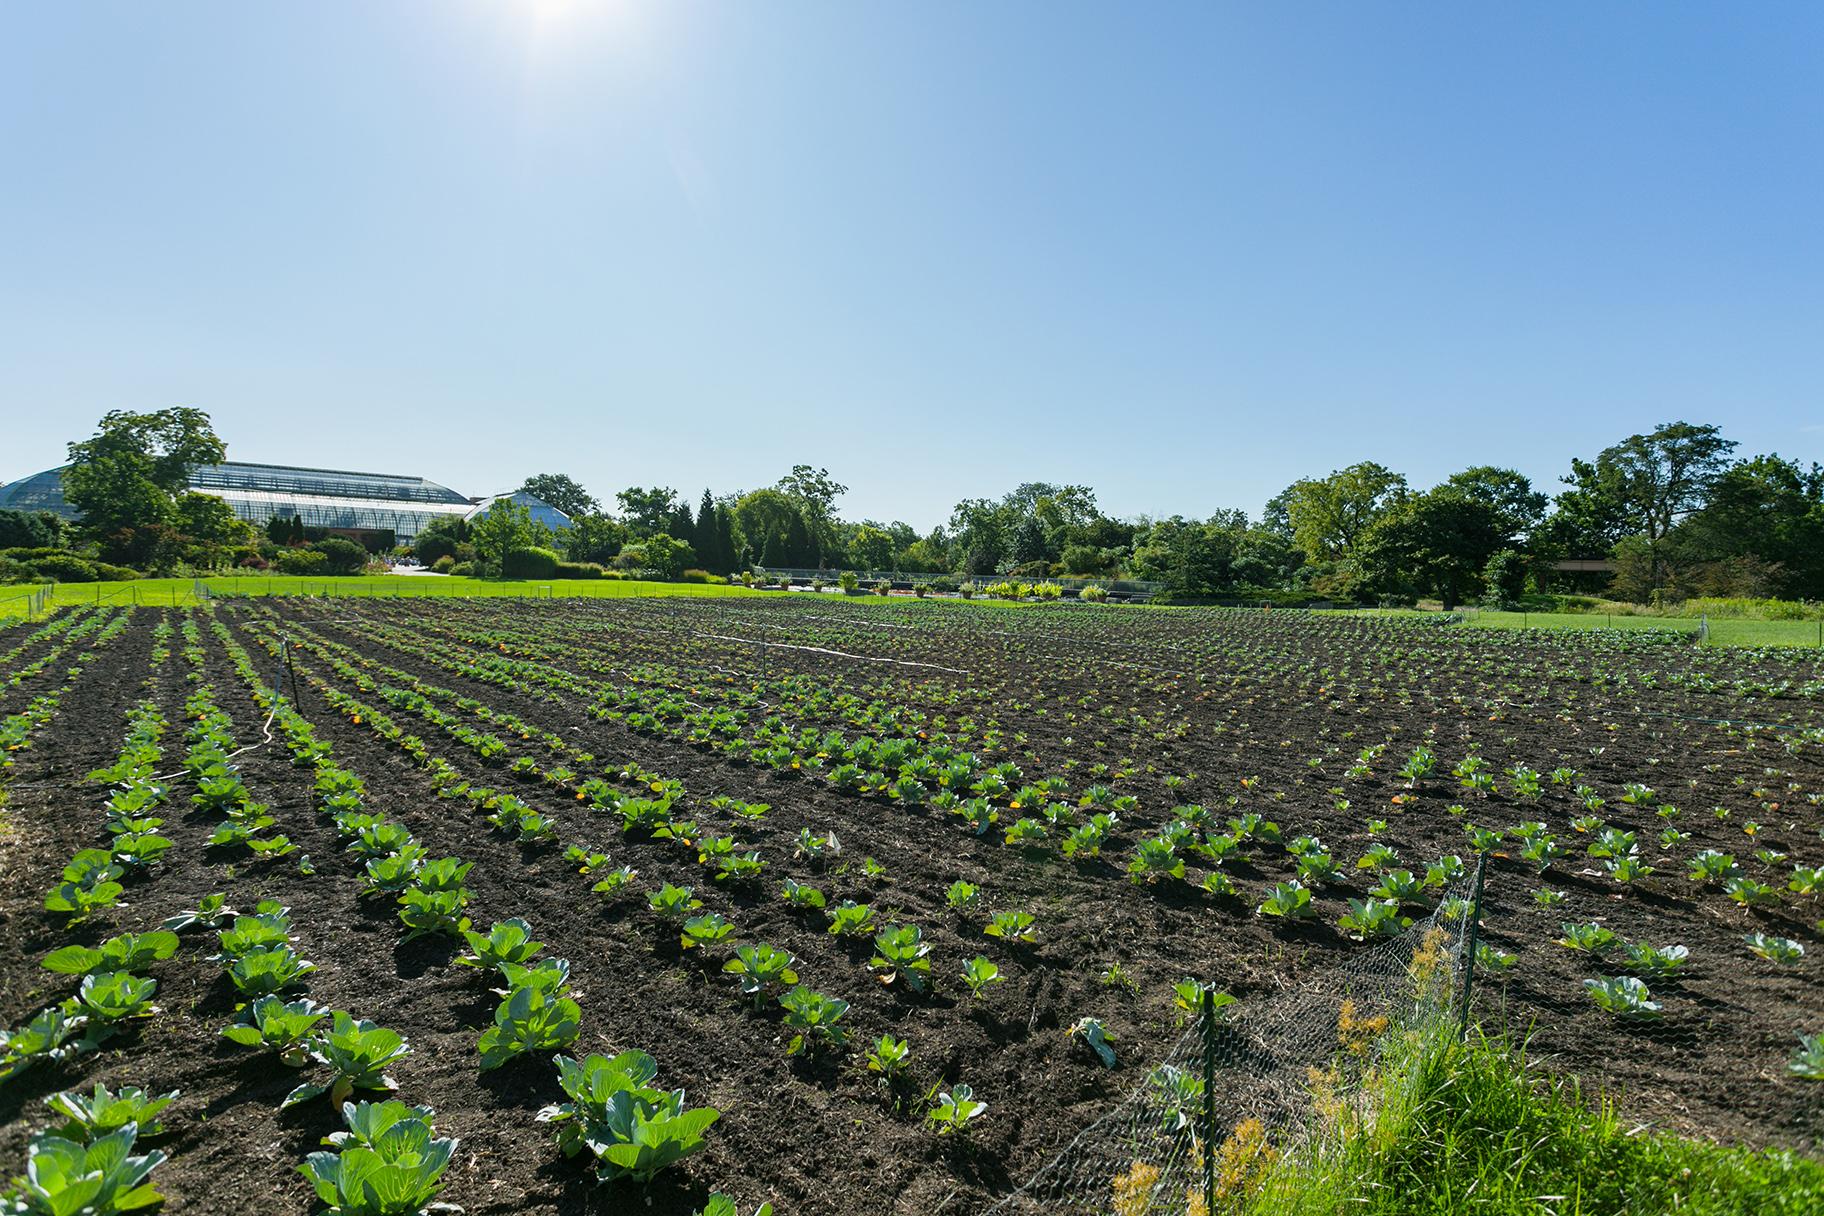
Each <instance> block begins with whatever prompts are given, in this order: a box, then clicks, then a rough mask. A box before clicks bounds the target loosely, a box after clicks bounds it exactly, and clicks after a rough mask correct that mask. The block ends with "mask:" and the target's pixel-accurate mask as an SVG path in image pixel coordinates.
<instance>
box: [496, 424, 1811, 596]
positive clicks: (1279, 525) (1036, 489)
mask: <svg viewBox="0 0 1824 1216" xmlns="http://www.w3.org/2000/svg"><path fill="white" fill-rule="evenodd" d="M1737 446H1738V445H1737V444H1736V443H1735V441H1733V440H1730V439H1728V438H1726V437H1725V436H1724V435H1723V433H1722V431H1721V429H1720V428H1718V427H1716V426H1710V425H1697V424H1692V423H1688V422H1671V423H1666V424H1664V425H1662V426H1659V427H1657V428H1655V429H1654V430H1653V431H1652V432H1650V433H1648V434H1638V435H1630V436H1628V437H1627V438H1625V439H1623V440H1621V441H1619V442H1617V443H1615V444H1613V445H1611V446H1610V447H1607V448H1605V449H1603V450H1602V451H1601V452H1599V453H1597V454H1595V456H1593V457H1591V458H1588V459H1585V458H1581V457H1579V458H1574V459H1572V460H1571V462H1570V468H1569V470H1568V472H1567V473H1566V474H1565V476H1564V477H1563V478H1562V482H1561V485H1560V487H1559V488H1558V489H1557V492H1556V493H1550V492H1547V491H1545V490H1542V489H1540V488H1537V487H1535V486H1534V485H1533V483H1532V482H1531V481H1530V480H1529V479H1528V478H1527V477H1526V476H1524V475H1523V474H1521V473H1519V472H1517V471H1515V470H1513V469H1508V468H1501V467H1498V466H1493V465H1477V466H1473V467H1470V468H1466V469H1464V470H1462V471H1460V472H1457V473H1453V474H1451V475H1450V476H1449V477H1447V478H1446V479H1445V480H1444V481H1443V482H1441V483H1439V484H1438V485H1435V486H1432V487H1430V488H1427V489H1422V490H1421V489H1415V488H1414V487H1413V486H1411V485H1410V484H1409V483H1408V481H1407V479H1406V477H1405V476H1404V475H1403V474H1401V473H1399V472H1396V471H1395V470H1393V469H1390V468H1387V467H1386V466H1384V465H1380V464H1377V463H1374V462H1372V461H1364V462H1362V463H1359V464H1354V465H1350V466H1349V467H1348V468H1344V469H1339V470H1336V471H1334V472H1331V473H1330V474H1328V475H1326V476H1322V477H1306V478H1300V479H1299V480H1297V481H1295V482H1293V483H1292V484H1291V485H1289V486H1287V487H1286V488H1285V489H1284V490H1283V491H1281V492H1280V493H1279V494H1277V495H1275V496H1274V497H1273V498H1272V499H1271V500H1270V501H1269V502H1268V503H1267V504H1266V507H1265V509H1264V510H1263V511H1262V512H1261V514H1260V515H1259V516H1258V517H1254V518H1250V517H1249V516H1248V514H1247V513H1246V512H1244V511H1240V510H1223V511H1218V512H1216V513H1215V514H1213V515H1211V516H1209V517H1207V518H1201V519H1199V518H1187V517H1185V516H1182V515H1173V516H1170V517H1167V518H1147V517H1142V518H1139V519H1131V520H1123V519H1117V518H1113V517H1111V516H1109V515H1107V514H1105V513H1104V512H1103V511H1102V510H1101V509H1100V508H1099V506H1098V505H1097V502H1096V495H1095V491H1094V490H1093V489H1091V488H1090V487H1088V486H1078V485H1057V484H1053V483H1049V482H1028V483H1025V484H1022V485H1020V486H1017V487H1015V488H1014V489H1013V490H1012V491H1010V492H1008V493H1006V494H1004V495H1002V496H1001V497H999V498H971V499H965V500H964V501H962V502H960V503H958V504H957V505H956V507H955V508H954V509H953V510H952V511H951V514H950V518H949V520H948V522H947V523H946V524H945V525H943V526H940V527H937V528H934V529H932V530H930V531H929V532H924V533H921V532H919V531H918V530H917V529H915V528H913V527H912V526H911V525H909V524H905V523H902V522H897V521H896V522H893V523H882V522H880V521H877V520H872V519H862V520H859V521H852V520H845V519H843V518H842V517H841V516H840V514H839V513H838V511H837V509H836V503H837V500H838V499H839V498H840V497H841V496H842V495H843V494H844V493H846V491H847V487H846V486H843V485H841V484H840V483H838V482H836V481H835V480H834V479H833V478H832V477H831V476H830V474H829V472H828V471H827V470H825V469H814V468H812V467H810V466H808V465H798V466H795V467H794V468H793V469H792V471H791V472H790V473H789V474H788V475H786V476H785V477H783V478H781V479H780V480H779V482H778V483H777V484H776V485H774V486H770V487H767V488H765V489H760V490H752V491H747V492H745V493H737V494H727V495H722V496H717V495H714V494H712V493H711V492H710V491H708V490H705V491H704V492H703V495H702V498H701V500H700V502H699V504H698V506H697V508H696V511H695V513H694V514H693V512H692V510H691V508H690V505H689V503H688V502H687V501H686V500H685V499H683V498H682V497H680V496H679V494H678V493H677V491H676V490H674V489H672V488H670V487H650V488H647V487H631V488H629V489H626V490H623V491H621V492H620V493H618V494H617V495H616V496H615V501H616V503H617V504H618V507H619V510H618V512H608V511H605V510H604V509H603V506H602V504H601V503H600V501H599V500H597V499H596V498H595V497H593V496H592V495H591V494H589V492H588V491H587V490H585V489H584V488H583V486H582V485H580V484H579V483H578V482H577V481H576V480H575V479H573V478H571V477H569V476H566V475H564V474H556V473H551V474H542V475H540V476H537V477H533V478H529V479H528V480H527V481H526V483H525V486H524V487H523V488H524V489H525V490H526V491H528V492H530V493H532V494H535V495H537V496H538V497H539V498H541V499H543V500H544V501H546V502H548V503H550V504H551V505H552V506H554V507H557V508H558V509H559V510H562V511H564V512H565V513H566V514H568V515H570V516H571V517H572V518H573V520H575V527H574V528H573V529H572V530H571V532H570V534H569V537H568V538H559V539H558V543H559V544H560V546H562V547H564V548H565V552H566V556H568V557H571V558H572V559H574V560H582V561H595V562H603V563H613V562H616V561H622V562H623V564H626V563H625V561H624V560H623V559H622V554H623V552H624V551H625V550H626V549H627V548H628V547H629V546H636V547H637V546H640V545H642V544H647V543H650V542H651V540H652V538H654V537H663V538H665V539H666V540H668V541H682V542H684V543H685V544H687V545H689V546H690V547H691V552H690V554H689V555H688V557H689V559H690V560H692V561H693V562H694V563H695V564H697V565H700V566H702V567H703V568H704V569H707V570H711V571H714V572H718V573H725V572H729V571H734V570H739V569H745V568H749V567H752V566H765V567H769V568H799V569H854V570H882V571H885V570H893V571H901V572H906V573H913V574H955V575H959V576H970V577H989V576H1002V575H1007V576H1015V577H1033V578H1036V577H1059V576H1078V577H1089V578H1102V579H1114V578H1120V577H1127V578H1134V579H1145V580H1149V581H1153V582H1157V583H1161V584H1164V586H1165V588H1166V589H1167V590H1168V591H1169V592H1170V593H1172V594H1174V595H1178V596H1181V597H1187V598H1191V597H1226V596H1235V595H1246V594H1249V593H1254V592H1287V591H1290V592H1299V593H1306V594H1310V595H1312V596H1320V597H1324V598H1330V599H1337V600H1374V599H1413V598H1418V597H1422V596H1424V597H1436V598H1438V599H1441V600H1443V601H1444V602H1445V603H1446V604H1447V605H1452V606H1454V605H1456V604H1462V603H1466V602H1470V601H1474V600H1486V601H1491V602H1512V601H1515V600H1518V599H1519V598H1521V597H1522V596H1524V595H1526V594H1528V593H1546V592H1557V591H1599V592H1608V593H1610V594H1614V595H1616V596H1618V597H1620V598H1624V599H1630V600H1636V601H1647V600H1652V599H1655V598H1672V599H1682V598H1685V597H1687V596H1695V595H1705V596H1747V597H1755V598H1765V597H1777V598H1795V599H1813V598H1820V597H1824V468H1820V466H1818V465H1817V464H1815V463H1814V464H1811V465H1802V464H1800V463H1798V462H1797V461H1793V460H1788V459H1785V458H1783V457H1781V456H1779V455H1777V454H1771V455H1758V456H1753V457H1749V458H1745V459H1737V458H1736V457H1735V455H1734V453H1735V451H1736V448H1737ZM634 556H635V557H636V558H637V557H639V556H640V554H639V553H638V552H637V551H636V553H635V554H634ZM1573 558H1576V559H1586V560H1585V561H1583V562H1579V563H1569V564H1570V565H1575V566H1578V567H1583V568H1565V567H1566V566H1567V562H1566V559H1573ZM1590 567H1594V568H1590Z"/></svg>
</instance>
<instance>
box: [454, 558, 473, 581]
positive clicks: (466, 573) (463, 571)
mask: <svg viewBox="0 0 1824 1216" xmlns="http://www.w3.org/2000/svg"><path fill="white" fill-rule="evenodd" d="M450 573H451V574H452V575H454V576H455V577H457V578H472V577H474V574H475V563H474V562H457V563H456V564H455V565H454V566H451V567H450Z"/></svg>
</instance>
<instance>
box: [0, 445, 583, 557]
mask: <svg viewBox="0 0 1824 1216" xmlns="http://www.w3.org/2000/svg"><path fill="white" fill-rule="evenodd" d="M189 488H190V489H191V490H193V491H195V492H196V493H199V494H212V495H214V496H215V497H217V498H220V499H222V500H223V501H224V502H226V503H227V504H228V506H229V507H230V508H231V509H232V510H233V511H234V513H235V515H237V516H238V517H240V518H241V519H244V520H246V521H247V522H248V523H250V524H252V525H253V526H254V527H256V528H264V527H265V526H266V525H267V523H268V522H270V521H271V520H272V519H273V518H275V517H278V518H283V519H290V518H292V517H293V516H296V517H297V518H298V519H299V520H301V521H302V522H303V524H304V526H305V527H306V528H309V529H313V530H320V531H321V532H323V533H325V534H329V535H336V536H347V537H350V538H351V539H354V540H358V541H361V542H362V543H364V544H370V543H371V542H373V541H376V540H384V538H385V537H386V536H387V535H388V534H390V536H391V537H392V538H393V542H394V543H397V544H401V545H409V544H411V543H412V541H413V540H414V539H416V537H417V535H418V533H420V532H422V531H423V530H424V529H425V527H426V526H427V525H429V524H430V522H431V521H432V520H434V519H436V518H438V517H439V516H445V515H454V516H457V517H458V518H472V517H474V516H475V515H477V514H479V513H481V512H483V511H485V510H487V508H488V507H489V506H491V505H492V504H493V503H494V502H495V501H496V498H510V499H512V500H513V501H514V502H518V503H523V504H524V505H525V506H526V507H527V508H528V509H530V510H531V511H532V516H533V518H534V519H537V520H540V521H541V522H543V523H544V524H546V525H547V526H548V527H551V528H553V529H556V528H567V527H569V526H570V517H569V516H567V515H565V514H564V513H563V512H562V511H559V510H557V509H556V508H555V507H552V506H550V505H549V504H548V503H546V502H544V500H542V499H540V498H536V497H534V496H533V495H531V494H527V493H524V492H523V491H522V492H520V493H515V494H507V495H497V496H495V497H493V498H484V499H472V498H470V497H468V496H467V495H464V494H459V493H457V492H456V491H455V490H452V489H450V488H449V487H448V486H444V485H439V484H438V483H436V482H434V481H427V480H426V479H425V478H422V477H407V476H402V475H399V474H393V473H351V472H346V471H343V470H340V469H303V468H296V467H293V466H290V465H278V464H250V463H247V462H244V461H228V462H226V463H223V464H212V465H202V466H199V467H198V468H196V469H194V470H192V471H191V474H190V486H189ZM0 509H9V510H15V511H51V512H54V513H55V514H57V515H60V516H62V517H63V518H65V519H68V520H74V519H75V518H76V510H75V508H74V507H72V506H70V504H69V503H68V502H67V501H66V500H65V499H64V496H63V469H62V468H56V469H47V470H45V471H44V472H42V473H35V474H33V475H32V476H30V477H24V478H21V479H20V480H18V481H15V482H11V483H9V484H7V485H4V486H0Z"/></svg>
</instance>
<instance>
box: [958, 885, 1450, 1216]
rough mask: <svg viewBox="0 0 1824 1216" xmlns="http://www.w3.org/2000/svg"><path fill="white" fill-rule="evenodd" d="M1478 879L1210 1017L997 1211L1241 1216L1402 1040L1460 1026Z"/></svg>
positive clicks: (1212, 1009)
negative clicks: (1268, 1167) (1340, 954)
mask: <svg viewBox="0 0 1824 1216" xmlns="http://www.w3.org/2000/svg"><path fill="white" fill-rule="evenodd" d="M1480 881H1481V871H1480V867H1478V871H1477V873H1476V874H1474V875H1472V876H1470V877H1469V878H1467V879H1465V880H1463V881H1462V882H1460V883H1459V884H1457V885H1456V887H1454V888H1453V889H1452V890H1451V891H1450V892H1448V893H1447V894H1446V895H1445V896H1444V897H1443V898H1442V899H1441V900H1440V901H1439V902H1438V904H1437V906H1436V908H1435V910H1434V911H1433V912H1432V913H1431V914H1430V915H1429V916H1427V917H1425V918H1424V919H1422V920H1415V921H1414V923H1413V924H1412V925H1411V926H1410V927H1409V928H1407V929H1406V930H1405V931H1404V932H1402V933H1400V934H1399V935H1398V936H1395V937H1389V938H1383V939H1381V940H1379V941H1377V942H1373V943H1365V944H1363V945H1362V946H1361V947H1360V948H1359V949H1358V950H1356V951H1355V952H1354V953H1352V954H1351V955H1350V956H1349V957H1348V958H1347V959H1346V960H1345V961H1344V962H1342V963H1341V964H1339V965H1336V966H1332V967H1328V968H1324V969H1321V970H1317V971H1314V972H1312V973H1310V974H1307V975H1301V976H1299V977H1298V978H1297V979H1296V980H1294V981H1292V982H1291V983H1290V985H1289V986H1288V987H1287V988H1286V989H1285V990H1284V991H1282V992H1280V993H1278V994H1275V995H1274V996H1272V997H1270V998H1265V999H1261V998H1249V999H1248V1000H1246V1001H1243V1002H1241V1003H1239V1004H1236V1005H1234V1006H1230V1007H1228V1008H1221V1007H1217V1006H1216V1005H1215V1003H1214V1002H1213V1001H1211V1000H1210V999H1209V994H1211V993H1214V992H1215V991H1216V987H1215V986H1214V985H1211V986H1209V987H1207V988H1206V989H1205V993H1206V996H1205V1000H1204V1004H1203V1007H1202V1009H1201V1010H1200V1012H1199V1015H1198V1016H1197V1017H1196V1018H1195V1019H1194V1020H1193V1023H1192V1025H1191V1026H1190V1028H1189V1029H1187V1030H1186V1031H1185V1032H1184V1033H1183V1034H1182V1035H1181V1036H1180V1037H1179V1038H1178V1040H1177V1041H1176V1042H1174V1043H1173V1044H1172V1045H1171V1046H1170V1048H1169V1049H1168V1050H1167V1051H1166V1052H1165V1054H1164V1056H1163V1058H1161V1059H1160V1060H1159V1061H1158V1063H1156V1064H1154V1065H1153V1066H1152V1067H1151V1068H1149V1069H1148V1070H1147V1072H1146V1074H1145V1076H1144V1077H1143V1078H1142V1079H1141V1080H1140V1082H1139V1083H1138V1084H1137V1085H1135V1086H1134V1087H1133V1089H1132V1090H1131V1091H1130V1092H1129V1093H1128V1094H1127V1096H1126V1097H1125V1098H1124V1099H1123V1100H1122V1101H1121V1102H1120V1103H1119V1104H1118V1105H1117V1106H1115V1107H1114V1108H1113V1109H1112V1110H1111V1111H1110V1112H1109V1113H1108V1114H1107V1115H1105V1116H1103V1117H1102V1118H1101V1119H1099V1120H1097V1121H1096V1122H1095V1123H1093V1124H1091V1125H1090V1126H1089V1127H1087V1128H1085V1129H1084V1130H1083V1131H1082V1132H1081V1133H1080V1134H1078V1136H1077V1137H1076V1139H1075V1140H1073V1141H1071V1142H1070V1144H1069V1145H1067V1146H1066V1147H1065V1148H1064V1149H1063V1151H1061V1152H1060V1153H1058V1154H1057V1156H1055V1157H1054V1158H1052V1159H1051V1160H1050V1161H1049V1162H1047V1163H1046V1164H1045V1165H1044V1166H1042V1167H1041V1168H1039V1169H1038V1170H1037V1171H1036V1172H1035V1173H1033V1175H1032V1176H1031V1177H1030V1178H1028V1179H1027V1180H1026V1182H1025V1183H1024V1184H1023V1185H1022V1186H1021V1187H1020V1188H1019V1189H1018V1190H1017V1191H1015V1192H1014V1193H1013V1194H1011V1195H1008V1196H1006V1197H1005V1198H1003V1199H1001V1200H1000V1201H999V1202H997V1203H996V1204H995V1205H994V1206H992V1207H991V1208H989V1209H987V1211H988V1212H991V1213H999V1214H1004V1216H1027V1214H1028V1213H1030V1214H1034V1216H1036V1214H1037V1213H1045V1214H1046V1216H1059V1214H1061V1213H1062V1214H1076V1213H1080V1214H1082V1216H1167V1214H1168V1213H1169V1214H1171V1216H1221V1214H1223V1213H1229V1212H1237V1211H1240V1210H1242V1208H1243V1206H1244V1204H1245V1199H1246V1195H1247V1193H1248V1192H1249V1191H1250V1190H1251V1188H1252V1187H1253V1186H1254V1185H1256V1184H1257V1183H1258V1180H1259V1173H1258V1171H1259V1170H1260V1169H1261V1168H1263V1166H1264V1163H1265V1162H1266V1161H1268V1160H1271V1159H1272V1158H1274V1157H1276V1156H1279V1155H1283V1154H1285V1153H1288V1152H1296V1151H1297V1149H1298V1148H1299V1145H1300V1142H1301V1140H1302V1139H1303V1138H1304V1137H1306V1136H1307V1135H1309V1134H1311V1129H1312V1128H1313V1127H1316V1126H1321V1124H1322V1119H1321V1118H1317V1119H1314V1114H1315V1115H1319V1116H1321V1115H1322V1113H1323V1112H1324V1110H1325V1109H1326V1107H1330V1108H1334V1107H1337V1106H1340V1105H1342V1104H1347V1103H1351V1102H1353V1101H1356V1100H1357V1099H1358V1097H1360V1096H1361V1095H1365V1094H1366V1093H1368V1090H1367V1089H1366V1088H1364V1087H1363V1085H1362V1080H1363V1078H1364V1077H1365V1076H1367V1075H1368V1073H1369V1071H1370V1070H1371V1069H1372V1068H1373V1066H1374V1063H1375V1061H1376V1059H1377V1057H1378V1055H1379V1053H1380V1051H1381V1048H1382V1045H1383V1044H1385V1043H1387V1042H1389V1041H1391V1038H1390V1037H1391V1036H1394V1035H1398V1034H1401V1033H1403V1032H1407V1031H1412V1030H1418V1029H1423V1028H1431V1029H1436V1028H1438V1027H1439V1026H1441V1025H1445V1026H1448V1027H1450V1028H1453V1029H1454V1028H1455V1027H1457V1026H1458V1025H1459V1024H1460V1018H1461V1014H1462V1012H1463V1011H1464V1010H1465V1009H1467V1007H1468V1005H1467V1001H1468V998H1469V995H1470V994H1469V992H1468V984H1467V981H1468V979H1469V977H1470V975H1471V974H1472V972H1471V969H1470V968H1469V967H1468V966H1467V962H1468V960H1469V959H1470V958H1472V957H1473V956H1474V952H1475V947H1476V942H1475V936H1474V929H1473V926H1474V925H1475V923H1476V915H1475V911H1474V910H1475V908H1476V906H1477V904H1478V903H1479V897H1480Z"/></svg>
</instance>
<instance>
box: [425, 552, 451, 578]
mask: <svg viewBox="0 0 1824 1216" xmlns="http://www.w3.org/2000/svg"><path fill="white" fill-rule="evenodd" d="M431 569H433V570H435V571H436V572H437V573H439V574H448V573H450V572H451V571H452V570H454V569H456V559H455V558H453V557H451V556H450V555H449V554H447V553H446V554H444V555H443V556H442V557H440V558H438V559H437V560H436V561H434V562H432V563H431Z"/></svg>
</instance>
